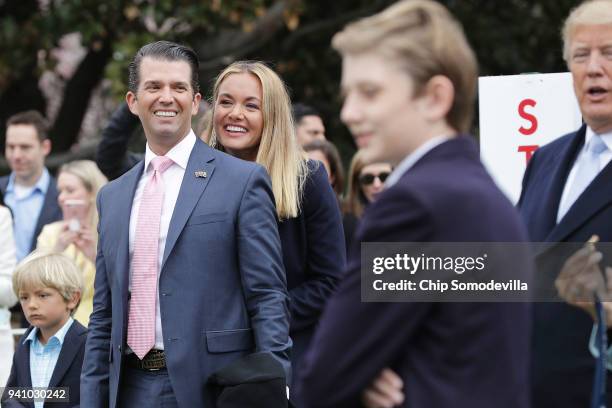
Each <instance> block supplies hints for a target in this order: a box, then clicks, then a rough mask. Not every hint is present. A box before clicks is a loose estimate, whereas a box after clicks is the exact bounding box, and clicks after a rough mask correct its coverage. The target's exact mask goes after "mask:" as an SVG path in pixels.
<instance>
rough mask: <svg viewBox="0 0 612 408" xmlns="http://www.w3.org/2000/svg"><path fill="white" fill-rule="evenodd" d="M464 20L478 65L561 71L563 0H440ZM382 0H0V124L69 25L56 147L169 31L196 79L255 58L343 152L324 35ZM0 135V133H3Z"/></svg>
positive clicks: (30, 95) (493, 70)
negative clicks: (196, 62)
mask: <svg viewBox="0 0 612 408" xmlns="http://www.w3.org/2000/svg"><path fill="white" fill-rule="evenodd" d="M441 1H442V3H444V4H445V5H446V6H447V7H448V8H449V9H450V10H451V11H452V12H453V13H454V14H455V15H456V16H457V17H458V18H459V19H460V20H461V21H462V23H463V24H464V27H465V31H466V33H467V36H468V38H469V40H470V42H471V43H472V45H473V46H474V48H475V50H476V52H477V55H478V58H479V61H480V67H481V74H482V75H509V74H519V73H525V72H560V71H565V70H566V67H565V64H564V62H563V60H562V57H561V41H560V28H561V24H562V22H563V19H564V18H565V17H566V16H567V14H568V12H569V10H570V9H571V8H572V7H574V6H575V5H577V4H578V2H577V1H570V0H533V1H529V0H508V1H505V2H498V1H493V0H441ZM391 3H393V1H392V0H334V1H329V0H325V1H323V0H312V1H306V0H284V1H283V0H250V1H249V0H209V1H197V0H108V1H103V2H101V1H99V0H18V1H17V0H16V1H13V0H0V44H2V47H0V132H3V131H4V126H3V121H4V120H5V119H6V117H8V116H9V115H10V114H12V113H14V112H16V111H20V110H23V109H32V108H34V109H39V110H41V111H44V109H45V101H44V98H43V97H42V95H41V93H40V90H38V86H37V83H38V79H39V77H40V74H41V72H42V70H44V69H46V68H49V67H53V64H55V61H54V58H53V55H52V54H51V53H50V50H51V49H52V48H54V47H56V46H57V44H58V41H59V39H60V38H61V37H62V36H63V35H65V34H67V33H71V32H75V31H77V32H80V33H81V34H82V43H83V45H84V46H85V47H86V49H87V55H86V57H85V58H84V59H83V61H82V62H81V63H80V65H79V67H78V68H77V70H76V72H75V73H74V75H73V76H72V77H71V78H69V79H68V82H67V86H66V90H65V93H64V102H63V104H62V108H61V109H60V112H59V114H58V117H57V119H56V121H55V124H54V126H53V133H52V135H53V137H54V138H55V140H54V146H55V151H65V150H67V149H69V147H70V146H71V145H72V144H73V143H74V141H75V140H76V137H77V134H78V132H79V128H80V126H81V120H82V117H83V115H84V112H85V109H86V107H87V105H88V100H89V98H90V96H91V91H92V89H93V88H94V87H95V86H96V84H98V83H99V81H100V79H101V78H110V79H111V80H112V84H113V88H112V89H113V95H114V97H115V98H116V99H117V100H119V99H121V98H122V97H123V95H124V93H125V89H126V77H127V74H126V72H127V64H128V62H129V60H130V58H131V57H132V55H133V54H134V52H135V51H136V50H137V49H138V48H139V47H140V46H142V45H143V44H145V43H147V42H149V41H153V40H156V39H168V40H174V41H179V42H183V43H187V44H189V45H191V46H192V47H193V48H194V49H195V50H196V51H197V52H198V55H199V56H200V59H201V65H202V68H201V72H200V78H201V85H202V89H203V92H204V93H205V94H207V88H208V87H209V85H210V83H211V81H212V80H213V78H214V76H215V74H216V73H218V72H219V70H220V69H222V68H223V67H224V66H225V65H227V64H228V63H230V62H232V61H233V60H236V59H262V60H264V61H267V62H269V63H270V64H271V65H272V66H274V67H275V68H276V69H277V70H278V72H279V73H280V74H281V75H282V76H283V78H284V79H285V80H286V82H287V84H288V86H289V88H290V89H291V92H292V97H293V99H294V100H295V101H302V102H306V103H310V104H312V105H314V106H315V107H317V108H318V109H319V110H320V111H322V113H323V115H324V116H325V119H326V122H327V126H328V129H329V130H328V134H329V137H330V138H331V139H332V140H333V141H334V142H336V143H337V144H338V145H339V147H340V150H341V151H342V153H343V156H344V157H345V158H347V157H348V156H349V155H350V153H351V152H352V149H353V145H352V142H351V139H350V136H349V135H348V133H347V131H346V129H345V128H344V127H343V126H342V124H341V123H340V121H339V118H338V114H339V111H340V106H341V100H340V97H339V91H338V84H339V81H340V59H339V57H338V55H336V53H335V52H334V51H333V50H331V48H330V42H331V38H332V36H333V35H334V34H335V33H336V32H337V31H339V30H340V29H341V28H342V27H343V26H344V25H345V24H346V23H348V22H349V21H352V20H354V19H356V18H360V17H363V16H366V15H369V14H372V13H375V12H377V11H380V10H382V9H383V8H385V7H386V6H388V5H389V4H391ZM0 140H3V138H1V139H0Z"/></svg>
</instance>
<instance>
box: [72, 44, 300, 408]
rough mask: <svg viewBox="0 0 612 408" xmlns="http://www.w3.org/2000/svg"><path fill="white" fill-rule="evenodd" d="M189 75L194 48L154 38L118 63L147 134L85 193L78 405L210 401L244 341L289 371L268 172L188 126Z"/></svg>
mask: <svg viewBox="0 0 612 408" xmlns="http://www.w3.org/2000/svg"><path fill="white" fill-rule="evenodd" d="M197 73H198V59H197V56H196V55H195V53H194V52H193V51H192V50H191V49H189V48H187V47H184V46H181V45H178V44H174V43H170V42H167V41H159V42H156V43H151V44H148V45H145V46H144V47H142V48H141V49H140V50H139V51H138V53H137V54H136V56H135V57H134V61H133V62H132V64H131V65H130V88H129V92H128V93H127V96H126V99H127V103H128V105H129V108H130V111H131V112H132V113H134V114H136V115H138V116H139V118H140V120H141V122H142V125H143V128H144V131H145V136H146V138H147V146H146V151H145V159H144V161H143V162H140V163H139V164H137V165H136V166H135V167H133V168H132V169H131V170H129V171H128V172H127V173H125V174H124V175H123V176H121V177H119V178H118V179H116V180H114V181H112V182H111V183H109V184H107V185H106V186H105V187H104V188H103V189H102V190H101V191H100V193H99V194H98V211H99V216H100V223H99V240H98V256H97V259H96V281H95V293H94V306H93V313H92V314H91V317H90V321H89V335H88V338H87V344H86V348H85V360H84V363H83V374H82V378H81V405H82V406H86V407H100V408H102V407H111V408H114V407H116V406H120V407H152V406H164V407H181V408H191V407H215V406H216V404H217V401H216V397H217V396H218V395H219V393H220V392H221V390H220V389H219V388H218V386H215V385H213V384H211V383H209V381H208V380H209V377H210V376H211V375H212V374H213V373H215V372H217V371H219V370H221V369H223V368H224V367H226V366H228V365H230V364H231V363H234V362H236V361H237V360H239V359H240V358H241V357H243V356H246V355H248V354H251V353H254V352H256V351H257V352H262V353H267V355H268V356H270V357H271V358H272V359H273V361H275V362H276V364H278V366H282V367H283V368H284V373H285V376H286V378H288V377H289V371H290V367H289V358H288V353H289V348H290V345H291V340H290V339H289V322H288V296H287V288H286V281H285V273H284V269H283V260H282V253H281V245H280V239H279V235H278V230H277V224H276V211H275V208H274V198H273V195H272V188H271V185H270V180H269V177H268V175H267V173H266V171H265V169H264V168H263V167H261V166H259V165H258V164H256V163H251V162H246V161H243V160H239V159H236V158H234V157H231V156H229V155H227V154H225V153H222V152H220V151H217V150H213V149H211V148H209V147H208V146H207V145H206V144H205V143H203V142H202V141H201V140H200V139H198V138H197V137H196V136H195V134H194V132H193V130H191V117H192V115H194V114H195V113H197V111H198V104H199V102H200V98H201V96H200V93H199V92H198V89H199V87H198V75H197ZM153 210H155V211H153ZM143 244H145V245H143ZM143 266H144V267H143ZM281 371H282V370H281Z"/></svg>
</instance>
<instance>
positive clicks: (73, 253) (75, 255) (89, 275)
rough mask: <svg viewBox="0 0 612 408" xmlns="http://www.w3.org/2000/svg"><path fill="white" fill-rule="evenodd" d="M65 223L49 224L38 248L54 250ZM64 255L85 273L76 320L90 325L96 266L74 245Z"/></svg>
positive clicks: (37, 245)
mask: <svg viewBox="0 0 612 408" xmlns="http://www.w3.org/2000/svg"><path fill="white" fill-rule="evenodd" d="M63 223H64V222H63V221H57V222H54V223H51V224H47V225H45V226H44V227H43V229H42V231H41V232H40V235H39V236H38V241H37V243H36V248H44V249H49V250H53V248H55V244H56V242H57V240H58V238H59V234H60V231H61V228H62V224H63ZM63 253H64V255H66V256H68V257H69V258H70V259H72V260H73V261H74V262H75V263H76V265H77V267H78V268H79V270H80V271H81V272H82V273H83V283H84V289H83V294H82V296H81V304H79V307H78V308H77V310H76V311H75V312H74V316H73V317H74V319H76V320H78V322H79V323H81V324H82V325H83V326H85V327H87V325H88V324H89V315H90V314H91V312H92V311H93V293H94V278H95V276H96V265H95V264H94V262H92V261H91V260H90V259H89V258H87V257H86V256H85V254H84V253H83V252H81V251H80V250H79V249H77V247H76V246H75V245H74V244H70V245H69V246H68V247H67V248H66V249H65V250H64V252H63Z"/></svg>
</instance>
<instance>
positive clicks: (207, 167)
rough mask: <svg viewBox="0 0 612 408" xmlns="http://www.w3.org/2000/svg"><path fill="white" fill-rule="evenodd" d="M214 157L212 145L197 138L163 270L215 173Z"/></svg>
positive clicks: (175, 208) (171, 223) (163, 262)
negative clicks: (197, 173)
mask: <svg viewBox="0 0 612 408" xmlns="http://www.w3.org/2000/svg"><path fill="white" fill-rule="evenodd" d="M214 159H215V156H214V155H213V154H212V151H211V149H210V147H208V146H207V145H206V144H204V142H202V141H201V140H199V139H197V140H196V144H195V145H194V146H193V149H192V151H191V155H190V156H189V161H188V162H187V168H186V169H185V175H184V176H183V182H182V184H181V189H180V191H179V195H178V198H177V200H176V205H175V206H174V211H173V212H172V219H171V220H170V227H169V228H168V236H167V238H166V247H165V249H164V258H163V261H162V265H161V270H162V272H163V269H164V266H165V265H166V260H167V259H168V256H169V255H170V253H172V249H173V248H174V245H175V244H176V241H177V240H178V237H179V236H180V234H181V232H182V231H183V228H184V227H185V224H186V223H187V220H188V219H189V217H190V216H191V213H192V212H193V209H194V208H195V206H196V204H197V203H198V201H199V200H200V196H201V195H202V193H203V192H204V190H205V189H206V186H207V185H208V182H209V180H210V178H211V177H212V175H213V172H214V170H215V166H214V164H213V163H212V162H213V160H214ZM199 171H204V172H206V177H196V176H195V173H196V172H199Z"/></svg>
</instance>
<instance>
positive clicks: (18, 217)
mask: <svg viewBox="0 0 612 408" xmlns="http://www.w3.org/2000/svg"><path fill="white" fill-rule="evenodd" d="M50 181H51V176H50V175H49V171H48V170H47V169H46V168H43V172H42V175H41V176H40V178H39V179H38V181H37V182H36V184H35V185H34V188H33V189H32V191H31V192H30V194H28V195H26V196H25V197H21V198H19V199H18V198H17V196H16V194H15V173H11V175H10V177H9V182H8V185H7V186H6V193H4V203H5V204H6V205H7V206H9V207H10V209H11V211H12V212H13V226H14V237H15V249H16V250H17V262H19V261H21V260H22V259H23V258H25V257H26V256H27V255H28V254H29V253H30V246H31V245H32V239H33V238H34V230H35V229H36V223H37V222H38V218H39V216H40V211H41V210H42V207H43V204H44V203H45V195H46V194H47V190H48V189H49V182H50Z"/></svg>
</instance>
